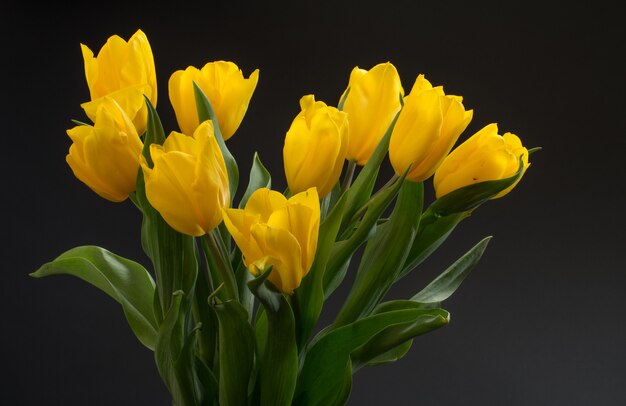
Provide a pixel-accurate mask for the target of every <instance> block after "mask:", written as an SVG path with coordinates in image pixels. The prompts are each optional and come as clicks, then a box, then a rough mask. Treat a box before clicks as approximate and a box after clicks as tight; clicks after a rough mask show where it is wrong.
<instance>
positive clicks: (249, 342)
mask: <svg viewBox="0 0 626 406" xmlns="http://www.w3.org/2000/svg"><path fill="white" fill-rule="evenodd" d="M214 309H215V312H216V314H217V319H218V321H219V358H220V365H219V372H220V373H219V399H220V401H219V404H220V405H222V406H235V405H236V406H239V405H247V404H248V383H249V381H250V375H251V372H252V364H253V360H254V347H255V339H254V331H253V330H252V326H250V324H249V323H248V313H247V312H246V310H245V309H244V308H243V307H242V306H241V305H240V304H239V303H238V302H236V301H234V300H229V301H226V302H224V303H220V304H215V305H214Z"/></svg>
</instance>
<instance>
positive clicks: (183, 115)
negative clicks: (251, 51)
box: [168, 61, 259, 140]
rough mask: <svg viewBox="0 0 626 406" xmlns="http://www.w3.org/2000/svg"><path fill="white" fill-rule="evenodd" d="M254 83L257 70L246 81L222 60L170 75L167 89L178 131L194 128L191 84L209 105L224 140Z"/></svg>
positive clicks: (243, 111)
mask: <svg viewBox="0 0 626 406" xmlns="http://www.w3.org/2000/svg"><path fill="white" fill-rule="evenodd" d="M258 81H259V70H258V69H256V70H255V71H254V72H252V74H251V75H250V77H249V78H248V79H246V78H244V77H243V73H242V72H241V69H239V68H238V67H237V65H235V64H234V63H232V62H225V61H217V62H210V63H207V64H206V65H204V67H203V68H202V69H198V68H195V67H193V66H190V67H188V68H187V69H185V70H184V71H183V70H178V71H176V72H174V73H173V74H172V76H171V77H170V81H169V86H168V87H169V95H170V102H171V103H172V107H174V112H175V113H176V120H177V121H178V126H179V127H180V129H181V131H182V132H183V133H185V134H192V133H193V132H194V130H195V129H196V127H197V126H198V121H199V119H198V111H197V109H196V98H195V94H194V86H193V82H196V84H197V85H198V86H199V87H200V88H201V89H202V91H203V92H204V94H205V95H206V97H207V98H208V99H209V101H210V102H211V106H212V107H213V110H214V111H215V116H216V117H217V122H218V124H219V128H220V131H221V133H222V137H224V140H227V139H229V138H230V137H232V135H233V134H234V133H235V131H237V128H239V124H241V120H243V116H244V115H245V114H246V110H248V104H249V103H250V99H251V98H252V93H254V89H255V88H256V85H257V82H258Z"/></svg>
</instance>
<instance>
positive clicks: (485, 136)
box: [434, 124, 530, 199]
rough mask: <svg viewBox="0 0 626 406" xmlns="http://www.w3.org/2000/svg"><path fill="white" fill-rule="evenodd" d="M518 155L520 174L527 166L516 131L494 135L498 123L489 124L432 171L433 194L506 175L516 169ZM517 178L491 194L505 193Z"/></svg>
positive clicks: (509, 175)
mask: <svg viewBox="0 0 626 406" xmlns="http://www.w3.org/2000/svg"><path fill="white" fill-rule="evenodd" d="M520 159H522V161H523V164H524V166H523V172H522V175H523V174H524V172H526V169H528V167H529V166H530V164H529V163H528V150H527V149H526V148H524V146H522V142H521V141H520V139H519V138H518V137H517V136H516V135H514V134H511V133H506V134H504V135H502V136H501V135H498V126H497V125H496V124H489V125H488V126H486V127H485V128H483V129H482V130H480V131H478V132H477V133H476V134H474V135H473V136H471V137H470V138H469V139H467V140H466V141H465V142H464V143H463V144H461V145H459V146H458V147H457V148H456V149H455V150H454V151H452V152H451V153H450V155H448V156H447V157H446V159H444V161H443V163H442V164H441V166H440V167H439V169H437V171H436V172H435V179H434V186H435V192H436V194H437V198H439V197H441V196H444V195H446V194H448V193H450V192H452V191H454V190H457V189H460V188H462V187H464V186H469V185H472V184H474V183H479V182H485V181H489V180H499V179H506V178H509V177H511V176H513V175H515V174H516V173H517V171H518V169H519V165H520ZM521 178H522V177H521V176H520V178H519V179H518V180H517V181H516V182H515V183H514V184H513V185H511V186H510V187H508V188H507V189H505V190H503V191H502V192H500V193H498V194H497V195H496V196H494V197H493V198H494V199H495V198H498V197H502V196H504V195H506V194H507V193H509V192H510V191H511V190H512V189H513V188H514V187H515V185H516V184H517V182H519V180H520V179H521Z"/></svg>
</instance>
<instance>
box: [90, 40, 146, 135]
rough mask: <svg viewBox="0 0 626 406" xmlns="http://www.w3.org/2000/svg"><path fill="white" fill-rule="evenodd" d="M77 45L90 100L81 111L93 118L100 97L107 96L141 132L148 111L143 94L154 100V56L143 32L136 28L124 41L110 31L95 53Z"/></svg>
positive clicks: (100, 100) (100, 99) (144, 125)
mask: <svg viewBox="0 0 626 406" xmlns="http://www.w3.org/2000/svg"><path fill="white" fill-rule="evenodd" d="M81 48H82V52H83V60H84V63H85V76H86V78H87V85H88V86H89V93H90V95H91V101H90V102H87V103H83V104H82V107H83V109H84V110H85V113H87V115H88V116H89V118H90V119H91V120H94V119H95V116H96V112H97V111H98V106H99V105H100V103H101V102H102V98H103V97H105V96H108V97H111V98H113V99H114V100H115V101H116V102H117V103H118V104H119V105H120V106H121V107H122V108H123V109H124V111H125V112H126V115H128V116H129V117H130V118H131V119H132V121H133V123H134V125H135V127H136V128H137V132H138V133H139V134H142V133H143V132H144V131H145V129H146V120H147V114H148V113H147V108H146V105H145V100H144V98H143V95H145V96H146V97H148V99H150V101H151V102H152V104H153V105H155V106H156V102H157V82H156V71H155V68H154V57H153V56H152V49H151V48H150V43H149V42H148V39H147V38H146V35H145V34H144V33H143V31H141V30H138V31H137V32H136V33H135V34H134V35H133V36H132V37H131V38H130V39H129V40H128V42H126V41H124V40H123V39H122V38H120V37H119V36H117V35H114V36H112V37H110V38H109V39H108V40H107V42H106V44H104V46H103V47H102V48H101V49H100V51H99V52H98V55H97V56H96V57H94V54H93V52H92V51H91V50H90V49H89V48H88V47H87V46H85V45H82V44H81Z"/></svg>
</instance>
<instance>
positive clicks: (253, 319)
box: [32, 31, 532, 405]
mask: <svg viewBox="0 0 626 406" xmlns="http://www.w3.org/2000/svg"><path fill="white" fill-rule="evenodd" d="M81 47H82V54H83V59H84V66H85V76H86V79H87V85H88V87H89V92H90V96H91V100H89V101H87V102H85V103H83V104H82V105H81V106H82V108H83V109H84V112H85V114H86V116H87V117H88V118H89V120H91V122H92V123H93V124H87V123H84V122H80V121H75V124H76V126H75V127H74V128H72V129H70V130H68V131H67V134H68V135H69V137H70V139H71V141H72V144H71V146H70V148H69V153H68V155H67V158H66V160H67V163H68V165H69V166H70V168H71V169H72V171H73V172H74V174H75V176H76V177H77V178H78V179H79V180H80V181H82V182H83V183H84V184H86V185H87V186H88V187H89V188H91V189H92V190H93V191H94V192H96V193H97V194H98V195H100V196H102V197H103V198H105V199H107V200H110V201H113V202H122V201H124V200H126V199H127V198H130V199H131V200H132V201H133V203H134V204H135V205H136V206H137V208H138V209H139V211H140V212H141V214H142V216H143V225H142V246H143V248H144V250H145V252H146V254H147V255H148V257H149V258H150V260H151V261H152V272H148V270H147V269H146V268H144V267H143V266H142V265H140V264H138V263H136V262H133V261H130V260H128V259H126V258H122V257H119V256H117V255H115V254H113V253H111V252H109V251H106V250H104V249H102V248H100V247H93V246H85V247H77V248H74V249H72V250H70V251H68V252H66V253H64V254H62V255H61V256H59V257H58V258H57V259H55V260H54V261H52V262H50V263H48V264H45V265H43V266H42V267H41V268H40V269H39V270H38V271H37V272H35V273H33V274H32V275H33V276H36V277H41V276H46V275H51V274H58V273H66V274H72V275H75V276H78V277H80V278H81V279H83V280H85V281H87V282H89V283H91V284H92V285H94V286H96V287H98V288H100V289H101V290H102V291H104V292H105V293H107V294H108V295H110V296H111V297H113V298H114V299H115V300H116V301H118V302H119V303H120V304H121V306H122V307H123V309H124V313H125V315H126V318H127V320H128V322H129V325H130V326H131V328H132V330H133V332H134V333H135V335H136V336H137V338H138V339H139V340H140V341H141V342H142V343H143V344H144V345H145V346H146V347H148V348H149V349H151V350H153V351H154V352H155V360H156V363H157V367H158V369H159V372H160V373H161V376H162V378H163V380H164V382H165V384H166V385H167V387H168V389H169V390H170V392H171V394H172V397H173V398H174V402H175V404H177V405H198V404H207V405H213V404H218V403H219V404H277V405H288V404H292V403H293V404H302V405H326V404H343V403H345V401H346V400H347V397H348V395H349V391H350V385H351V379H352V378H351V376H352V373H354V372H355V371H356V370H358V369H359V368H361V367H363V366H367V365H376V364H381V363H386V362H393V361H395V360H397V359H399V358H401V357H402V356H403V355H404V354H405V353H406V352H407V351H408V349H409V347H410V346H411V344H412V343H413V338H414V337H415V336H417V335H420V334H424V333H426V332H429V331H432V330H434V329H437V328H439V327H441V326H444V325H445V324H447V323H448V322H449V314H448V313H447V312H446V311H445V310H443V309H442V308H441V307H440V306H441V303H442V302H443V301H444V300H445V299H447V298H448V297H449V296H450V295H451V294H452V293H453V292H454V291H455V290H456V288H458V286H459V285H460V283H461V282H462V280H463V278H464V277H465V276H466V275H467V274H468V272H469V271H470V270H471V268H472V267H473V266H475V265H476V263H477V262H478V260H479V259H480V257H481V255H482V253H483V251H484V250H485V248H486V245H487V243H488V241H489V238H490V237H488V238H485V239H484V240H482V241H480V242H479V243H478V244H476V245H475V246H474V247H473V248H472V249H470V250H469V251H468V252H467V253H466V254H465V255H464V256H462V257H461V258H460V259H459V260H457V261H456V262H454V263H453V264H452V265H451V266H450V267H449V268H448V269H446V270H445V271H444V272H443V273H442V275H441V276H440V277H438V278H436V279H435V280H434V281H433V282H431V283H430V284H428V285H427V286H426V287H424V288H423V289H421V290H420V291H419V292H418V293H417V294H415V295H414V296H413V297H411V298H409V299H407V300H400V301H394V300H388V301H385V297H386V294H387V292H388V291H389V289H390V288H391V286H392V285H393V284H394V283H396V282H398V281H399V280H400V279H401V278H403V277H404V276H405V275H407V274H408V273H409V272H411V271H413V270H414V269H415V268H416V267H417V266H418V265H419V264H421V263H422V262H423V261H424V260H425V259H426V258H427V257H428V256H429V255H430V254H431V253H432V252H434V251H435V250H436V249H437V248H438V247H439V246H440V245H441V244H442V243H443V242H444V241H445V240H446V239H447V238H448V236H449V235H450V234H451V232H452V230H453V229H454V228H455V227H456V226H457V225H458V224H459V223H460V222H461V221H462V220H463V219H465V218H467V217H468V215H469V214H470V213H471V212H472V211H474V210H476V209H477V208H478V207H479V206H480V205H482V204H483V203H485V202H487V201H489V200H491V199H495V198H499V197H502V196H504V195H505V194H507V193H509V192H510V191H511V190H512V189H513V188H514V187H515V186H516V185H517V184H518V182H519V181H520V179H521V178H522V176H523V175H524V173H525V172H526V170H527V169H528V167H529V165H530V163H529V150H528V149H526V148H525V147H524V146H523V145H522V143H521V141H520V139H519V138H518V137H517V136H516V135H514V134H512V133H505V134H504V135H499V133H498V127H497V125H496V124H488V125H486V126H485V127H483V128H482V129H481V130H479V131H478V132H476V133H475V134H474V135H472V136H470V137H468V138H467V139H466V140H465V141H464V142H463V143H461V144H460V145H458V146H457V147H456V148H455V145H456V144H457V141H458V140H459V138H460V136H461V134H462V133H463V132H464V131H465V129H466V128H467V127H468V125H469V124H470V122H471V120H472V117H473V110H467V109H466V108H465V106H464V104H463V98H462V97H461V96H457V95H451V94H446V92H444V89H443V87H442V86H433V85H432V84H431V83H430V82H429V81H428V80H427V79H426V77H425V76H424V75H423V74H420V75H418V76H417V78H416V79H415V82H414V83H413V86H412V88H411V90H410V92H409V93H408V94H405V92H404V89H403V86H402V83H401V80H400V76H399V74H398V72H397V70H396V68H395V67H394V66H393V65H392V64H391V63H389V62H387V63H381V64H378V65H376V66H374V67H372V68H371V69H369V70H365V69H361V68H359V67H355V68H354V69H353V70H352V72H351V74H350V77H349V80H348V83H347V85H346V89H345V90H344V92H343V94H342V95H341V97H339V98H338V100H339V102H338V104H337V105H336V106H333V105H330V104H328V103H326V102H324V101H319V100H316V99H315V96H314V95H312V94H309V95H305V96H303V97H302V98H301V99H300V108H301V111H300V112H299V113H298V114H297V115H296V117H295V118H294V119H293V122H292V123H291V125H290V127H289V128H288V129H287V130H286V133H285V138H284V145H283V161H284V171H285V177H286V180H287V184H288V189H287V190H286V191H284V192H283V193H281V192H278V191H275V190H272V189H271V175H270V174H269V172H268V171H267V170H266V169H265V167H264V166H263V164H262V163H261V160H260V158H259V157H258V155H255V158H254V161H253V164H252V168H251V171H250V178H249V183H248V186H247V188H246V190H245V193H244V194H243V196H242V198H241V200H240V202H239V203H238V205H235V202H234V201H233V199H234V196H235V193H236V189H237V186H238V182H239V169H238V165H237V162H236V160H235V158H234V157H233V156H232V154H231V153H230V150H229V148H228V146H227V143H226V141H227V140H231V141H229V142H236V137H235V140H234V141H233V140H232V139H233V137H234V135H235V134H236V132H237V130H238V128H239V126H240V124H241V122H242V120H243V118H244V116H245V114H246V111H247V109H248V106H249V104H250V101H251V98H252V95H253V93H254V91H255V89H256V86H257V83H258V80H259V71H258V69H257V70H254V71H253V72H252V73H251V74H250V75H249V77H247V78H246V77H245V76H244V74H243V72H242V71H241V70H240V69H239V68H238V67H237V65H236V64H235V63H233V62H226V61H216V62H209V63H207V64H206V65H204V66H203V67H202V68H201V69H198V68H196V67H193V66H190V67H188V68H186V69H185V70H178V71H176V72H174V73H173V74H172V75H171V76H170V79H169V83H168V96H169V100H170V102H171V106H172V107H173V109H174V112H175V115H176V119H177V122H178V127H179V130H178V131H171V132H170V133H169V135H167V136H166V134H165V132H164V130H163V128H162V125H161V122H160V120H159V117H158V114H157V111H156V104H157V80H156V70H155V64H154V59H153V55H152V50H151V48H150V44H149V42H148V39H147V38H146V36H145V34H144V33H143V32H142V31H137V32H136V33H135V34H134V35H133V36H132V37H131V38H130V39H129V40H128V41H125V40H124V39H122V38H120V37H118V36H112V37H111V38H109V39H108V41H107V42H106V44H105V45H104V46H103V47H102V48H101V49H100V51H99V52H98V53H97V55H96V56H94V53H93V52H92V51H91V50H90V49H89V48H88V47H87V46H85V45H82V46H81ZM530 152H532V150H531V151H530ZM387 156H388V158H389V160H390V162H391V165H392V167H393V169H394V172H395V174H394V175H393V177H392V178H391V179H390V180H389V181H388V182H387V183H386V184H385V185H384V186H383V187H381V188H379V189H378V190H376V191H375V190H374V186H375V184H376V180H377V177H378V174H379V168H380V166H381V164H382V162H383V161H384V160H385V159H386V157H387ZM342 174H343V178H342ZM431 177H432V178H433V186H434V192H435V197H436V198H435V201H434V202H433V203H432V204H430V206H428V207H424V181H426V180H428V179H430V178H431ZM388 208H392V210H391V211H389V210H387V209H388ZM386 213H390V214H386ZM361 247H364V248H363V251H362V256H361V258H360V261H358V264H357V261H353V257H354V256H355V255H354V254H355V253H356V252H357V251H358V250H359V249H361ZM351 262H352V263H353V264H354V265H358V266H357V269H356V277H355V279H354V283H353V285H352V287H351V289H350V291H349V293H348V295H347V297H346V298H345V301H344V302H343V305H342V307H341V309H340V311H339V313H338V314H337V316H336V318H335V320H334V321H333V323H332V324H331V325H330V326H327V327H326V328H325V329H322V330H321V331H320V332H319V333H318V334H317V335H316V336H315V337H313V332H314V331H315V325H316V323H317V321H318V319H319V317H320V313H321V311H322V308H323V305H324V302H325V300H326V299H327V298H328V297H329V296H330V295H331V294H333V292H334V290H335V289H336V288H337V286H338V285H339V284H341V283H342V281H343V279H344V277H345V275H346V273H347V272H349V271H350V270H351V268H352V267H351Z"/></svg>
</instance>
